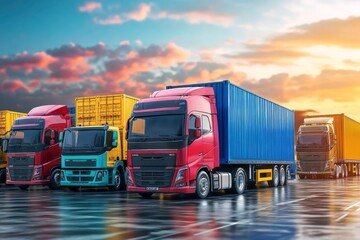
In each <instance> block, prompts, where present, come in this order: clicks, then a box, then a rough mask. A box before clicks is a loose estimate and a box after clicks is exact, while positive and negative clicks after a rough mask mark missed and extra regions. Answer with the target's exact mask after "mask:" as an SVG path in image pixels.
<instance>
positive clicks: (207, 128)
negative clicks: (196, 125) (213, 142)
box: [201, 115, 211, 135]
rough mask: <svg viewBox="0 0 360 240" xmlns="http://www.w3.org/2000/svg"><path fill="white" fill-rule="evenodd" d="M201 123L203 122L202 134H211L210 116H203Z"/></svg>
mask: <svg viewBox="0 0 360 240" xmlns="http://www.w3.org/2000/svg"><path fill="white" fill-rule="evenodd" d="M201 121H202V124H201V125H202V131H201V134H202V135H205V134H207V133H209V132H211V123H210V119H209V117H208V116H205V115H203V116H201Z"/></svg>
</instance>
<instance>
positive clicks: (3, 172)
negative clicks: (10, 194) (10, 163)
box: [0, 169, 6, 183]
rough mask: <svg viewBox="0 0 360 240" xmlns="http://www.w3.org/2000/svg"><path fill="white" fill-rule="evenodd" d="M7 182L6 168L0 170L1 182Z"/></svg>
mask: <svg viewBox="0 0 360 240" xmlns="http://www.w3.org/2000/svg"><path fill="white" fill-rule="evenodd" d="M5 182H6V169H1V170H0V183H5Z"/></svg>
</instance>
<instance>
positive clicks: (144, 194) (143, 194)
mask: <svg viewBox="0 0 360 240" xmlns="http://www.w3.org/2000/svg"><path fill="white" fill-rule="evenodd" d="M139 195H140V196H141V197H142V198H151V196H152V195H153V193H151V192H150V193H149V192H142V193H139Z"/></svg>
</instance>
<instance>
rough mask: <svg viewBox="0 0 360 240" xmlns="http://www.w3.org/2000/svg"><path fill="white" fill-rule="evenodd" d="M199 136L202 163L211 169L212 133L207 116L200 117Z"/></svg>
mask: <svg viewBox="0 0 360 240" xmlns="http://www.w3.org/2000/svg"><path fill="white" fill-rule="evenodd" d="M201 136H202V143H203V151H202V152H203V157H204V163H205V164H206V165H208V166H211V167H212V166H213V165H214V133H213V131H212V124H211V118H210V117H209V116H208V115H202V116H201Z"/></svg>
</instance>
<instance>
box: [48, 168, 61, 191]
mask: <svg viewBox="0 0 360 240" xmlns="http://www.w3.org/2000/svg"><path fill="white" fill-rule="evenodd" d="M49 188H50V189H51V190H59V189H60V169H59V168H56V169H55V170H54V171H52V173H51V176H50V183H49Z"/></svg>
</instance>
